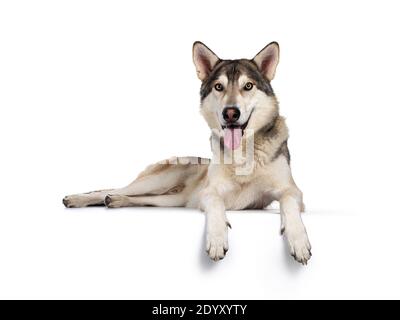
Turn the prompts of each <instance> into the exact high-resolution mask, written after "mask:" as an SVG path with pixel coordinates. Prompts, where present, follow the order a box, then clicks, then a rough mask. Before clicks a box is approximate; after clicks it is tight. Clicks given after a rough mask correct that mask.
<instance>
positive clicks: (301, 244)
mask: <svg viewBox="0 0 400 320" xmlns="http://www.w3.org/2000/svg"><path fill="white" fill-rule="evenodd" d="M283 234H284V236H285V237H286V239H287V242H288V245H289V250H290V254H291V255H292V256H293V258H294V259H295V260H296V261H297V262H300V263H301V264H303V265H306V264H307V261H308V260H310V258H311V256H312V254H311V245H310V241H309V240H308V236H307V232H306V230H305V228H304V226H303V225H302V224H301V225H300V224H298V225H296V224H294V225H292V226H288V225H286V226H285V228H284V229H283Z"/></svg>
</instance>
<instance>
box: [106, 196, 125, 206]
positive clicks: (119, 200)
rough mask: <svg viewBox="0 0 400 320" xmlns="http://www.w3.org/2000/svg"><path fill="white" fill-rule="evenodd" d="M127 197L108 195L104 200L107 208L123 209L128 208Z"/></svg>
mask: <svg viewBox="0 0 400 320" xmlns="http://www.w3.org/2000/svg"><path fill="white" fill-rule="evenodd" d="M127 198H128V197H127V196H121V195H117V194H115V195H111V194H109V195H107V196H106V197H105V199H104V204H105V206H106V207H107V208H121V207H124V206H126V200H127Z"/></svg>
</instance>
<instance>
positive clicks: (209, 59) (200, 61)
mask: <svg viewBox="0 0 400 320" xmlns="http://www.w3.org/2000/svg"><path fill="white" fill-rule="evenodd" d="M219 60H220V59H219V58H218V56H217V55H216V54H215V53H214V52H212V51H211V50H210V49H208V47H207V46H206V45H205V44H204V43H202V42H200V41H196V42H195V43H194V44H193V63H194V65H195V66H196V71H197V76H198V77H199V79H200V80H201V81H204V80H205V79H206V78H207V77H208V76H209V75H210V73H211V71H212V69H213V68H214V67H215V65H216V64H217V62H218V61H219Z"/></svg>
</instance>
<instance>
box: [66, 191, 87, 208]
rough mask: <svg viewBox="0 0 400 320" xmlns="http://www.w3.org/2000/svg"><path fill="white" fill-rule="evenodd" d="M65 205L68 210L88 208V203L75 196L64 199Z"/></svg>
mask: <svg viewBox="0 0 400 320" xmlns="http://www.w3.org/2000/svg"><path fill="white" fill-rule="evenodd" d="M63 204H64V206H65V207H67V208H82V207H85V206H86V201H85V198H84V197H82V196H81V195H78V194H75V195H70V196H66V197H64V199H63Z"/></svg>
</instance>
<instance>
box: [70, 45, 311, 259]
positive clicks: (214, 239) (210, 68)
mask: <svg viewBox="0 0 400 320" xmlns="http://www.w3.org/2000/svg"><path fill="white" fill-rule="evenodd" d="M278 61H279V45H278V43H276V42H272V43H270V44H268V45H267V46H266V47H264V49H262V50H261V51H260V52H259V53H258V54H257V55H256V56H255V57H254V58H253V59H251V60H248V59H238V60H223V59H220V58H219V57H218V56H217V55H216V54H215V53H214V52H213V51H211V50H210V49H209V48H208V47H207V46H205V45H204V44H203V43H201V42H195V43H194V45H193V62H194V65H195V67H196V71H197V76H198V78H199V79H200V80H201V88H200V100H201V104H200V111H201V114H202V115H203V117H204V119H205V120H206V122H207V124H208V126H209V127H210V129H211V138H210V141H211V149H212V159H205V158H200V157H173V158H170V159H167V160H164V161H160V162H158V163H156V164H153V165H150V166H149V167H147V168H146V169H145V170H144V171H143V172H141V173H140V174H139V175H138V177H137V178H136V179H135V180H134V181H133V182H132V183H130V184H129V185H127V186H126V187H123V188H119V189H106V190H99V191H93V192H87V193H81V194H74V195H69V196H66V197H65V198H64V199H63V203H64V205H65V206H66V207H68V208H77V207H85V206H93V205H105V206H107V207H108V208H120V207H129V206H158V207H188V208H198V209H200V210H202V211H204V212H205V214H206V217H207V219H206V251H207V254H208V255H209V257H210V258H211V259H213V260H215V261H218V260H220V259H223V258H224V257H225V254H226V252H227V251H228V228H229V227H230V223H229V221H228V219H227V216H226V213H225V210H244V209H264V208H266V207H267V206H268V205H269V204H270V203H271V202H272V201H274V200H276V201H279V205H280V216H281V233H282V234H283V235H284V237H285V238H286V240H287V243H288V247H289V251H290V254H291V255H292V256H293V257H294V258H295V260H296V261H298V262H300V263H302V264H307V261H308V260H309V259H310V257H311V246H310V242H309V240H308V236H307V232H306V229H305V227H304V224H303V221H302V219H301V212H303V211H304V204H303V195H302V192H301V191H300V190H299V188H298V187H297V186H296V184H295V182H294V180H293V177H292V173H291V168H290V155H289V150H288V143H287V142H288V138H289V134H288V129H287V126H286V124H285V120H284V118H282V117H281V116H280V115H279V105H278V100H277V98H276V96H275V94H274V91H273V89H272V87H271V81H272V79H273V78H274V76H275V70H276V67H277V65H278Z"/></svg>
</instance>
